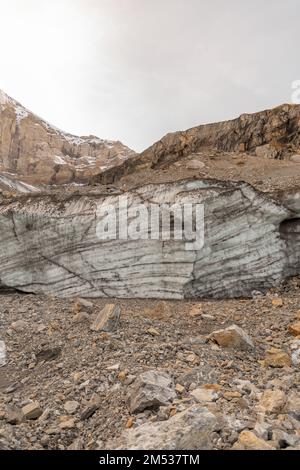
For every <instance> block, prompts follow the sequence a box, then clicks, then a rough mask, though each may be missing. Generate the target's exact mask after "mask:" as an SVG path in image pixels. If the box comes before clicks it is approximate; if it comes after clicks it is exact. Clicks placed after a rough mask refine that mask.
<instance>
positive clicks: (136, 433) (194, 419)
mask: <svg viewBox="0 0 300 470" xmlns="http://www.w3.org/2000/svg"><path fill="white" fill-rule="evenodd" d="M217 429H218V422H217V418H216V417H215V416H214V415H213V414H212V413H210V412H209V411H208V410H207V409H206V408H201V407H198V406H192V407H191V408H188V409H187V410H185V411H183V412H182V413H179V414H177V415H175V416H173V417H172V418H170V419H169V420H168V421H160V422H156V423H149V424H148V423H146V424H143V425H141V426H139V427H137V428H136V429H130V430H126V431H124V432H123V434H122V436H121V438H120V439H118V440H117V441H115V442H114V443H112V444H109V447H110V448H112V449H128V450H149V449H151V450H207V449H211V448H212V446H213V443H212V437H213V432H214V431H216V430H217Z"/></svg>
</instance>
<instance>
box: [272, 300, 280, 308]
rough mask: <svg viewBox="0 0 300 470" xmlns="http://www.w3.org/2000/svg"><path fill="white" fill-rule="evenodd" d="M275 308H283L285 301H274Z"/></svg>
mask: <svg viewBox="0 0 300 470" xmlns="http://www.w3.org/2000/svg"><path fill="white" fill-rule="evenodd" d="M272 305H273V307H277V308H279V307H283V300H282V299H273V300H272Z"/></svg>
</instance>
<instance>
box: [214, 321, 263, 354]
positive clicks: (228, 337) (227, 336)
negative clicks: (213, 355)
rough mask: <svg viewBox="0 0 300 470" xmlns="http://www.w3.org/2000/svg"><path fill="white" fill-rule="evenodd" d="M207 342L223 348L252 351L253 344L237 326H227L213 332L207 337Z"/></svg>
mask: <svg viewBox="0 0 300 470" xmlns="http://www.w3.org/2000/svg"><path fill="white" fill-rule="evenodd" d="M208 340H209V341H213V342H215V343H217V344H218V345H219V346H221V347H223V348H231V349H241V350H248V349H253V348H254V344H253V341H252V339H251V338H250V336H248V334H247V333H245V331H244V330H242V328H240V327H239V326H237V325H232V326H229V327H228V328H225V329H224V330H217V331H213V332H212V333H211V334H210V335H209V336H208Z"/></svg>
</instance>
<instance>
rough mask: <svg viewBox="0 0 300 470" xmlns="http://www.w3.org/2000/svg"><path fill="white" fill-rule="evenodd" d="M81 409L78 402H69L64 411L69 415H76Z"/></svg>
mask: <svg viewBox="0 0 300 470" xmlns="http://www.w3.org/2000/svg"><path fill="white" fill-rule="evenodd" d="M78 408H79V403H78V401H67V402H66V403H65V405H64V409H65V410H66V412H67V413H69V414H73V413H76V411H77V410H78Z"/></svg>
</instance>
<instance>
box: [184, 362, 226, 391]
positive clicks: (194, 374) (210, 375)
mask: <svg viewBox="0 0 300 470" xmlns="http://www.w3.org/2000/svg"><path fill="white" fill-rule="evenodd" d="M217 379H218V377H217V373H216V370H215V369H214V368H213V367H211V366H210V365H207V364H206V365H203V366H201V367H194V368H193V369H190V370H189V371H188V372H184V373H183V374H181V375H180V376H179V377H178V381H179V382H180V383H181V384H183V385H185V386H186V387H187V388H188V387H189V386H190V385H191V384H192V383H194V384H196V387H198V386H199V385H205V384H209V383H215V382H217V381H218V380H217Z"/></svg>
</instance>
